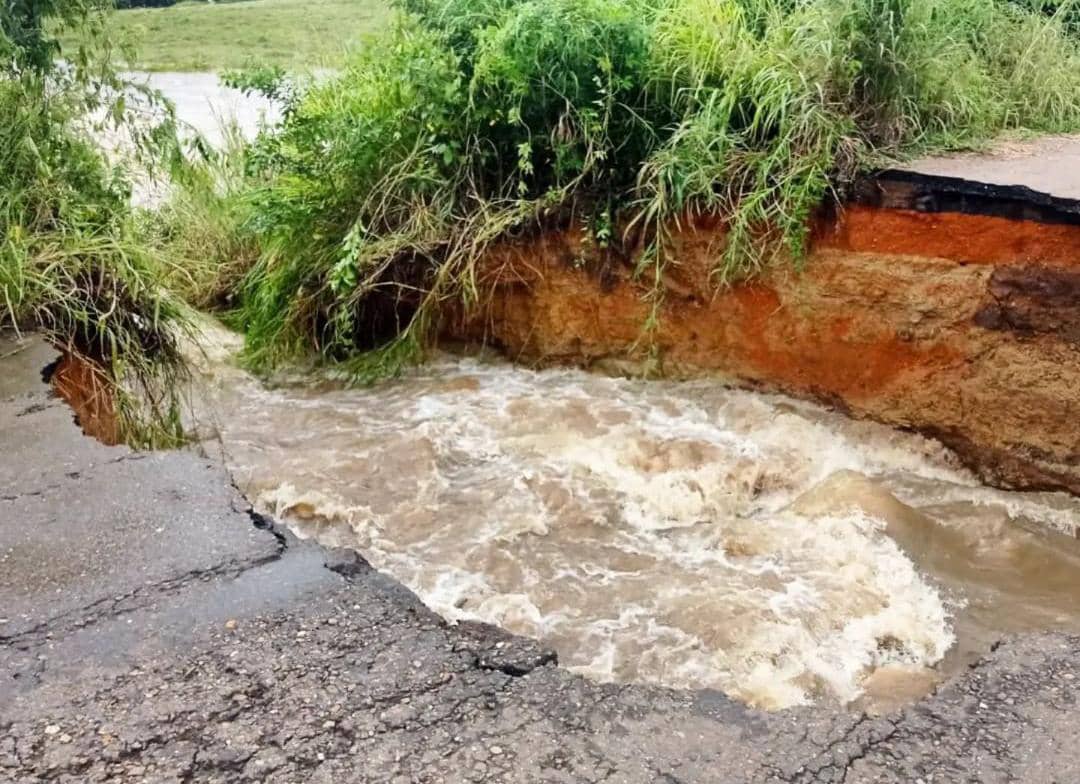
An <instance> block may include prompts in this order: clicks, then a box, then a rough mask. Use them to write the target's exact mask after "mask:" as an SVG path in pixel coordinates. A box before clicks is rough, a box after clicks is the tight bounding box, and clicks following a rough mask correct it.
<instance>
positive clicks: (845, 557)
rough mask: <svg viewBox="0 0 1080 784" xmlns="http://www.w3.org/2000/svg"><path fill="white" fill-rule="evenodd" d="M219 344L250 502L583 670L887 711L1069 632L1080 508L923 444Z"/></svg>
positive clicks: (446, 363) (553, 384)
mask: <svg viewBox="0 0 1080 784" xmlns="http://www.w3.org/2000/svg"><path fill="white" fill-rule="evenodd" d="M212 342H213V344H214V345H213V346H212V348H210V349H209V350H208V353H207V361H206V379H207V382H208V384H207V390H208V394H207V397H206V400H205V401H204V405H205V406H206V408H205V409H204V418H205V419H206V420H208V421H210V420H212V421H213V423H214V425H213V432H214V435H215V436H216V437H217V440H216V441H215V444H217V443H220V446H221V448H222V449H223V451H224V453H225V456H226V460H227V462H228V464H229V466H230V468H231V470H232V471H233V473H234V476H235V478H236V480H237V482H238V484H239V485H240V487H241V488H242V489H243V490H244V491H245V492H246V493H247V494H248V497H249V498H251V499H252V501H253V502H254V503H255V505H256V506H257V507H258V508H259V509H260V510H261V511H263V512H265V513H268V514H271V515H273V516H274V517H276V518H277V519H279V520H282V521H285V522H287V523H288V524H289V525H290V526H291V527H292V528H293V530H294V531H295V532H296V533H297V534H299V535H300V536H302V537H314V538H316V539H318V540H319V541H321V542H323V543H325V544H328V545H334V546H343V547H349V548H354V549H356V550H358V551H359V552H360V553H362V554H363V556H364V557H365V558H367V559H368V560H369V561H370V562H371V563H372V564H373V565H375V566H376V567H377V568H379V569H382V570H384V571H386V572H388V573H389V574H391V575H393V576H394V577H395V578H397V579H398V580H400V581H401V582H403V583H404V584H406V585H407V586H408V587H409V588H411V589H412V590H413V591H415V592H416V593H417V594H418V595H419V596H420V597H421V599H422V600H423V601H424V602H425V603H426V604H427V605H429V606H430V607H431V608H433V609H434V610H436V611H437V612H439V613H441V614H442V615H443V616H445V617H446V618H448V619H451V620H456V619H478V620H483V621H487V622H490V623H494V624H498V625H500V626H502V627H504V628H506V629H509V630H511V631H513V632H517V633H521V634H525V635H530V636H534V637H537V638H540V639H542V640H544V641H546V642H547V643H549V644H550V645H552V646H553V647H554V648H555V649H556V650H557V651H558V652H559V655H560V662H561V664H562V665H563V666H565V667H568V668H570V669H572V670H575V671H577V672H580V673H582V674H584V675H586V676H588V677H592V678H596V679H600V680H612V681H637V682H648V683H655V684H662V685H666V686H671V687H678V688H704V687H708V688H716V689H721V690H723V691H725V692H727V693H728V694H731V695H732V696H735V697H737V698H739V699H742V700H744V701H746V702H748V703H750V704H752V705H755V706H758V707H762V708H768V709H779V708H784V707H788V706H793V705H799V704H807V703H812V702H832V703H844V704H851V703H855V704H858V705H862V706H864V707H869V708H870V709H879V710H884V709H886V708H888V707H891V706H893V705H895V704H896V703H899V702H903V701H904V700H908V699H912V698H914V697H917V696H919V695H921V694H924V693H926V692H927V691H928V690H929V689H931V688H933V686H934V685H935V684H936V683H937V682H939V681H940V680H941V679H942V678H944V677H946V676H947V675H948V674H949V673H951V672H953V671H955V670H956V669H958V668H960V667H962V666H964V665H965V664H967V663H969V662H970V661H971V660H972V659H973V658H974V657H976V656H978V655H979V654H980V653H982V652H984V651H985V650H986V649H987V648H988V647H989V646H990V645H991V644H992V642H993V641H994V640H996V639H998V638H1000V637H1001V636H1002V635H1003V634H1005V633H1010V632H1022V631H1027V630H1032V629H1041V628H1065V629H1074V630H1080V606H1078V605H1080V602H1078V601H1077V599H1078V597H1080V571H1078V569H1080V543H1078V542H1077V541H1076V540H1075V539H1073V538H1070V537H1067V536H1065V535H1063V534H1061V533H1058V532H1057V531H1058V530H1068V529H1069V527H1070V526H1071V525H1072V524H1073V523H1075V522H1076V521H1080V501H1078V500H1076V499H1072V498H1069V497H1067V496H1063V495H1055V494H1045V493H1044V494H1020V493H1010V492H1003V491H998V490H994V489H990V488H987V487H984V486H982V485H981V484H980V483H979V482H978V481H976V480H975V478H974V477H972V476H971V475H970V474H969V473H968V472H966V471H965V470H963V469H962V468H960V467H959V466H958V465H957V464H956V462H955V460H954V459H953V457H952V455H951V454H950V453H949V452H948V451H947V450H945V449H944V448H943V447H941V446H940V445H939V444H937V443H936V442H934V441H930V440H927V439H924V438H921V437H919V436H916V435H912V434H905V433H901V432H897V431H895V430H892V429H889V428H886V427H883V426H879V425H875V424H872V423H867V422H858V421H853V420H850V419H847V418H845V417H843V416H841V415H839V414H837V413H833V412H830V411H828V410H826V409H823V408H821V407H818V406H815V405H812V404H809V403H806V402H800V401H796V400H792V399H789V398H786V397H782V396H777V395H768V394H761V393H756V392H749V391H741V390H737V389H731V388H728V387H726V386H724V385H722V384H720V383H719V382H717V381H715V380H698V381H684V382H675V381H643V380H633V379H625V378H613V377H607V376H601V375H595V374H589V373H586V372H583V371H579V370H543V371H534V370H529V369H525V368H522V367H516V366H513V365H511V364H508V363H506V362H504V361H501V360H495V359H491V358H476V357H473V358H465V357H458V356H449V355H446V356H440V357H436V358H435V359H434V360H433V361H432V362H431V363H430V364H428V365H427V366H425V367H423V368H421V369H419V370H417V371H416V372H414V373H412V374H411V375H409V376H408V377H407V378H404V379H401V380H397V381H393V382H387V383H384V384H380V385H378V386H375V387H373V388H362V389H357V388H347V387H345V386H344V385H342V384H338V383H335V382H334V381H332V380H328V379H325V378H319V379H313V378H311V377H310V376H309V377H306V378H305V379H303V380H299V379H297V380H293V381H291V382H290V381H288V380H285V381H281V382H279V383H276V384H275V385H273V386H269V385H265V384H263V383H260V382H259V381H257V380H255V379H254V378H252V377H250V376H248V375H247V374H245V373H244V372H243V371H241V370H239V369H237V368H236V367H235V365H234V364H233V363H232V361H231V359H230V356H231V351H232V350H233V349H234V348H235V341H233V340H231V339H228V338H225V337H223V336H221V335H215V340H214V341H212Z"/></svg>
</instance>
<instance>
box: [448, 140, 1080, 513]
mask: <svg viewBox="0 0 1080 784" xmlns="http://www.w3.org/2000/svg"><path fill="white" fill-rule="evenodd" d="M1045 144H1046V143H1045V142H1041V143H1040V144H1039V145H1034V146H1033V147H1032V149H1033V150H1035V151H1036V152H1039V155H1034V154H1033V155H1030V156H1028V157H1027V158H1025V157H1024V154H1023V151H1024V148H1023V147H1022V146H1021V147H1014V148H1013V150H1012V152H1011V154H1012V155H1013V156H1014V159H1010V160H1009V162H1008V165H1003V164H1002V165H996V166H995V165H991V164H994V163H995V162H997V160H998V159H997V158H995V157H994V156H993V155H991V156H989V157H986V156H984V157H973V158H970V159H962V160H959V161H955V160H951V159H950V160H948V161H945V162H941V161H937V162H935V161H930V162H925V163H922V164H920V165H917V166H915V167H913V170H912V171H892V172H884V173H883V174H880V175H878V176H876V177H874V178H869V179H867V180H866V181H864V182H862V183H860V184H859V186H858V187H857V188H856V189H855V192H854V194H853V197H852V200H851V202H850V203H848V204H847V205H845V207H844V208H843V209H842V210H840V211H838V213H837V214H836V215H835V216H832V217H828V218H824V219H822V220H821V222H820V225H819V227H818V229H817V231H816V232H815V236H814V242H813V250H812V252H811V253H810V255H809V257H808V258H807V259H806V260H805V262H804V263H803V265H801V269H799V270H796V269H794V268H793V266H792V265H790V264H788V263H782V264H777V265H774V266H773V267H772V268H770V269H768V270H767V271H766V272H765V274H764V275H762V276H761V277H760V278H758V279H755V280H754V281H753V282H751V283H746V284H742V285H736V286H734V287H731V288H729V289H725V290H720V291H717V290H716V287H715V286H714V285H713V283H712V281H711V279H710V275H711V272H712V270H713V268H714V266H715V262H716V259H717V258H718V256H719V254H720V253H721V252H722V250H723V243H724V232H723V227H722V226H721V225H719V223H718V222H717V221H715V220H709V219H698V220H696V221H694V222H692V223H688V224H686V225H684V226H682V227H680V228H679V229H678V230H677V231H676V232H675V233H674V236H673V249H674V254H673V256H674V258H675V260H676V261H675V263H674V264H672V265H670V266H669V268H668V271H667V278H666V280H665V288H666V294H665V300H664V304H663V307H662V313H661V319H660V326H659V328H658V330H657V332H656V333H655V334H654V335H653V340H654V341H655V348H654V349H653V351H654V352H655V353H654V356H657V357H658V358H659V360H660V362H661V363H662V369H663V371H664V372H666V373H670V374H675V375H683V374H694V373H702V372H705V373H716V374H720V375H722V376H725V377H728V378H730V379H733V380H735V381H737V382H740V383H744V384H748V385H752V386H760V387H765V388H769V389H776V390H780V391H783V392H787V393H789V394H795V395H800V396H804V397H810V398H814V399H817V400H821V401H825V402H828V403H831V404H833V405H836V406H837V407H840V408H842V409H844V410H846V411H848V412H849V413H851V414H852V415H854V416H857V417H867V418H871V419H875V420H878V421H880V422H884V423H886V424H889V425H893V426H897V427H902V428H909V429H913V430H917V431H920V432H923V433H926V434H929V435H933V436H935V437H937V438H939V439H940V440H942V441H943V442H945V443H946V444H947V445H949V446H951V447H952V448H953V449H954V450H956V452H957V453H958V454H959V455H960V456H961V457H962V458H963V460H964V461H965V462H966V463H967V464H968V465H969V466H971V467H972V468H974V469H975V470H976V471H977V472H978V473H979V474H980V476H981V477H982V478H983V479H984V480H985V481H987V482H990V483H992V484H995V485H999V486H1004V487H1011V488H1023V489H1036V488H1041V489H1064V490H1068V491H1070V492H1073V493H1077V492H1080V438H1078V437H1077V432H1076V415H1077V411H1078V410H1080V200H1078V199H1077V198H1076V194H1074V193H1073V192H1072V190H1070V188H1071V187H1072V186H1070V185H1069V183H1070V182H1071V180H1070V179H1069V177H1070V175H1068V174H1067V173H1066V174H1062V173H1061V171H1060V170H1054V169H1050V170H1047V168H1046V167H1045V166H1044V163H1045V161H1044V160H1043V159H1044V157H1045V154H1046V151H1045V150H1043V149H1042V146H1045ZM1055 149H1056V150H1057V152H1056V153H1055V154H1057V155H1058V156H1059V157H1060V158H1061V161H1060V163H1061V165H1062V166H1065V165H1066V163H1067V161H1068V160H1072V158H1071V157H1070V156H1073V157H1076V156H1077V155H1080V141H1076V140H1060V141H1059V142H1058V146H1057V147H1056V148H1055ZM1017 150H1019V152H1018V151H1017ZM998 155H999V156H1000V153H999V154H998ZM1040 156H1042V157H1040ZM1025 161H1026V162H1025ZM924 170H925V171H924ZM938 170H947V171H949V172H951V173H952V174H951V176H946V175H944V174H939V173H936V172H937V171H938ZM965 170H966V171H970V172H971V173H972V176H976V177H982V178H984V179H985V180H989V181H979V180H973V179H965V178H961V177H957V176H955V174H956V173H957V172H962V171H965ZM1066 171H1067V170H1066ZM1062 177H1064V179H1062ZM995 178H996V179H998V180H1000V181H998V182H995V181H993V180H994V179H995ZM1014 182H1017V183H1021V184H1013V183H1014ZM1040 186H1042V187H1044V188H1045V190H1039V187H1040ZM1055 190H1057V191H1059V192H1062V193H1065V194H1066V195H1065V196H1058V195H1055V192H1054V191H1055ZM583 242H584V237H583V235H582V232H581V231H580V230H579V229H575V228H569V229H564V230H560V231H554V232H549V233H547V234H545V235H543V236H541V237H539V238H534V239H528V240H522V241H519V242H514V243H508V244H504V245H502V246H500V247H498V248H496V249H495V250H493V251H492V252H491V253H490V254H489V256H488V258H487V259H486V266H485V275H486V280H487V283H488V284H489V286H490V292H491V294H490V297H489V298H488V299H487V300H486V305H485V306H484V308H482V309H481V311H480V312H479V313H478V314H477V315H476V316H475V317H472V318H471V319H470V320H468V321H465V322H457V323H455V324H453V325H452V326H451V327H450V328H449V329H448V330H447V334H448V336H449V337H452V338H462V337H464V338H467V339H471V340H484V341H487V342H490V343H492V344H494V345H497V346H499V347H501V348H502V349H503V350H504V351H505V352H506V353H508V354H509V355H511V356H513V357H515V358H519V359H525V360H532V361H539V362H545V363H573V364H584V365H596V364H603V363H616V364H621V363H626V362H630V363H640V362H641V361H642V360H644V359H646V357H647V353H646V349H645V347H644V343H643V342H642V340H641V337H642V332H641V330H642V324H643V323H644V322H645V319H646V317H647V314H648V308H649V307H650V306H649V304H648V303H647V302H646V301H645V294H646V289H645V287H644V286H643V285H641V284H639V283H638V282H635V281H634V280H633V279H632V276H631V274H630V271H629V266H628V265H627V264H620V263H618V262H616V263H611V262H610V260H609V261H608V263H605V264H595V263H585V264H582V263H581V261H580V260H581V259H582V258H583V256H587V255H588V254H587V253H585V252H584V250H583Z"/></svg>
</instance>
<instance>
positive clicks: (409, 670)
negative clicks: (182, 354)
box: [0, 339, 1080, 784]
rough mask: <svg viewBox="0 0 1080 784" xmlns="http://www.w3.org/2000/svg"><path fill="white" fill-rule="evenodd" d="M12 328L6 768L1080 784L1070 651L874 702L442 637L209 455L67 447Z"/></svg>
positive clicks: (147, 773) (1039, 646)
mask: <svg viewBox="0 0 1080 784" xmlns="http://www.w3.org/2000/svg"><path fill="white" fill-rule="evenodd" d="M53 358H54V354H53V352H52V351H51V349H49V348H48V347H47V346H44V345H43V344H41V343H40V342H38V341H36V340H33V339H31V340H29V341H26V342H24V343H15V342H13V341H12V340H11V339H8V340H0V781H2V782H9V781H10V782H20V783H21V782H39V781H54V782H80V784H81V783H82V782H102V781H117V782H283V783H284V782H289V783H290V784H299V783H301V782H334V784H341V783H342V782H393V783H394V784H404V783H405V782H447V783H448V784H456V783H457V782H522V783H526V782H527V783H529V784H532V783H534V782H551V783H552V784H555V783H556V782H558V783H562V782H662V783H666V784H677V783H679V782H683V783H689V782H806V783H810V782H905V784H914V783H916V782H923V784H931V782H939V783H941V782H949V783H950V784H951V783H952V782H1030V783H1031V784H1036V783H1037V784H1051V783H1060V784H1066V783H1069V784H1072V783H1073V782H1078V781H1080V713H1078V712H1077V706H1076V700H1077V695H1078V692H1080V684H1078V682H1077V681H1078V678H1080V639H1078V638H1075V637H1069V636H1064V635H1057V634H1042V635H1031V636H1026V637H1023V638H1014V639H1008V640H1005V641H1002V642H1001V643H1000V644H998V645H997V647H996V648H995V649H994V650H993V651H992V652H990V653H988V655H987V656H986V657H985V658H984V659H982V660H981V661H980V662H979V663H978V664H977V665H976V666H974V667H973V668H972V669H971V670H970V671H968V672H966V673H964V674H963V675H961V676H959V677H957V678H955V679H953V680H952V681H951V682H949V683H947V684H945V685H944V686H943V687H942V688H941V689H940V690H939V691H938V693H937V694H935V695H933V696H931V697H929V698H927V699H925V700H923V701H921V702H919V703H917V704H915V705H912V706H910V707H908V708H906V709H904V710H903V711H900V712H897V713H895V714H891V715H886V716H878V717H872V716H866V715H861V714H857V713H852V712H844V711H838V710H836V709H826V708H817V709H813V708H805V709H798V710H793V711H786V712H782V713H773V714H769V713H762V712H759V711H755V710H752V709H750V708H747V707H745V706H743V705H741V704H740V703H737V702H734V701H732V700H730V699H728V698H727V697H725V696H724V695H722V694H719V693H716V692H678V691H671V690H664V689H658V688H652V687H645V686H635V685H624V686H620V685H603V684H596V683H592V682H589V681H587V680H584V679H583V678H581V677H578V676H576V675H573V674H571V673H569V672H567V671H565V670H562V669H560V668H559V667H558V666H557V663H556V661H555V656H554V654H553V653H552V652H551V651H549V650H546V649H545V648H544V647H543V645H542V644H540V643H538V642H535V641H530V640H525V639H522V638H518V637H513V636H511V635H508V634H506V633H503V632H501V631H499V630H497V629H495V628H492V627H489V626H485V625H481V624H460V625H457V626H449V625H447V624H446V623H444V622H443V621H442V620H441V619H440V618H439V617H438V616H436V615H434V614H433V613H431V612H430V611H428V610H427V609H426V608H425V607H424V606H423V605H422V604H421V603H420V602H419V601H418V600H417V599H416V597H415V596H413V595H412V594H411V593H410V592H409V591H408V590H407V589H405V588H404V587H402V586H401V585H399V584H397V583H395V582H394V581H393V580H391V579H390V578H388V577H386V576H383V575H381V574H379V573H378V572H376V571H375V570H373V569H372V568H371V567H370V566H368V565H367V564H366V563H365V562H364V561H363V560H362V559H361V558H360V557H359V556H356V555H354V554H351V553H344V552H331V551H327V550H323V549H321V548H319V547H317V546H316V545H314V544H311V543H305V542H301V541H299V540H297V539H295V538H294V537H292V536H291V535H290V534H288V532H285V531H280V530H274V528H273V526H272V524H271V523H268V521H264V520H262V519H260V518H258V517H257V516H254V515H252V514H251V513H250V510H249V507H248V504H247V503H246V502H245V501H244V499H243V498H241V497H240V495H239V494H238V493H237V492H236V491H235V489H234V488H233V486H232V484H231V482H230V479H229V477H228V476H227V474H226V473H225V471H224V470H223V468H222V467H221V466H220V465H219V464H217V463H215V462H214V461H212V460H208V459H206V458H203V457H200V456H198V455H196V454H194V453H191V452H185V451H180V452H169V453H158V454H134V453H131V452H129V451H128V450H126V449H125V448H123V447H105V446H102V445H100V444H98V443H97V442H94V441H92V440H90V439H88V438H85V437H83V436H82V435H81V433H80V432H79V430H78V428H77V427H76V426H75V424H74V423H73V421H72V416H71V412H70V410H69V409H68V408H67V407H66V406H65V405H64V404H63V403H62V402H61V401H58V400H56V399H54V398H52V397H51V396H50V393H49V390H48V387H47V386H46V385H45V384H44V383H42V380H41V369H42V368H43V367H44V366H45V365H47V364H48V363H49V362H51V361H52V359H53Z"/></svg>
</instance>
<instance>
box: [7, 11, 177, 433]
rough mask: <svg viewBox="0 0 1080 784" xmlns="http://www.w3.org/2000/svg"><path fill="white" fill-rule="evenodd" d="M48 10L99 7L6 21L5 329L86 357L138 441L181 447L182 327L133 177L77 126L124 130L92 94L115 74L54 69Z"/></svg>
mask: <svg viewBox="0 0 1080 784" xmlns="http://www.w3.org/2000/svg"><path fill="white" fill-rule="evenodd" d="M49 11H51V12H52V13H53V14H54V15H55V16H57V17H59V18H60V20H61V21H68V22H71V23H76V22H78V21H80V20H82V19H84V18H85V16H86V15H88V14H91V13H93V7H91V6H89V5H85V4H81V3H70V2H66V1H65V0H56V1H55V2H52V3H37V2H34V3H18V2H16V3H9V4H7V5H6V6H5V8H4V10H3V12H2V13H0V22H2V26H0V55H2V57H3V58H4V60H3V61H0V327H7V328H13V329H16V330H21V329H32V330H36V331H39V332H41V333H42V334H44V335H45V336H46V337H47V338H48V339H49V340H50V341H51V342H53V343H54V344H55V345H56V346H58V347H59V348H60V349H62V350H63V351H65V352H66V353H68V354H70V355H73V356H76V357H79V358H81V359H83V360H85V361H86V362H87V365H88V367H90V368H93V370H94V374H95V376H96V377H97V382H99V385H100V388H101V389H104V390H105V391H106V393H107V394H108V395H109V396H110V397H111V401H110V402H111V408H112V410H113V411H114V413H115V414H116V416H117V419H118V421H117V424H118V426H119V431H120V434H121V435H122V437H124V438H125V439H126V440H128V441H129V442H131V443H132V444H135V445H140V446H154V445H160V444H170V443H175V442H176V441H177V440H178V439H179V438H180V437H181V435H182V433H181V430H180V423H179V409H178V406H179V397H178V389H179V384H178V381H179V380H180V379H181V377H182V376H183V372H184V371H183V362H182V359H181V355H180V349H179V346H178V342H177V340H178V332H179V331H182V330H183V329H184V326H185V324H186V320H185V318H184V315H183V311H182V308H181V306H180V305H179V304H178V302H177V300H175V299H174V298H173V297H172V296H170V295H169V294H167V293H166V291H165V290H164V289H163V288H162V285H161V274H160V267H159V265H158V263H157V262H156V261H155V259H153V258H152V257H151V256H150V255H149V254H148V252H147V250H146V249H145V247H144V246H143V244H142V243H141V242H140V241H139V240H138V238H137V236H136V234H135V231H134V226H133V223H132V216H131V211H130V209H129V206H128V201H129V196H130V193H129V186H128V183H127V181H126V179H125V177H124V176H123V174H122V172H120V171H118V170H115V169H113V168H112V167H110V166H109V165H108V164H107V163H106V160H105V158H104V156H103V154H102V153H101V151H100V149H99V148H98V147H97V146H96V145H95V144H94V143H93V142H92V141H91V140H90V139H89V137H88V136H87V135H86V132H85V131H83V130H82V128H83V126H84V125H85V121H86V118H87V116H88V114H89V113H91V112H94V111H107V113H109V116H111V117H112V118H113V119H115V120H117V122H119V121H120V118H121V117H122V116H123V115H124V108H123V107H122V106H119V107H118V106H116V105H112V106H110V107H108V110H107V109H106V103H105V99H104V98H103V97H102V96H103V93H102V92H98V91H97V90H98V89H102V90H103V89H105V88H112V87H114V86H115V85H114V84H112V83H111V82H109V81H108V80H107V79H103V78H102V76H107V73H108V72H107V70H101V71H97V72H96V73H97V74H98V76H97V77H94V78H91V76H90V70H89V69H90V67H91V60H90V59H89V58H88V57H81V58H76V60H75V61H74V62H72V63H70V67H69V68H58V67H56V66H55V65H54V61H53V59H52V58H53V57H54V56H56V55H58V54H59V52H58V51H57V50H56V48H55V44H54V42H53V41H51V40H50V39H49V38H48V37H47V35H46V34H45V32H44V30H45V16H44V15H43V14H44V12H49ZM91 82H93V83H94V84H96V86H97V87H96V88H95V87H94V86H93V85H92V84H91ZM109 110H111V111H109Z"/></svg>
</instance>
